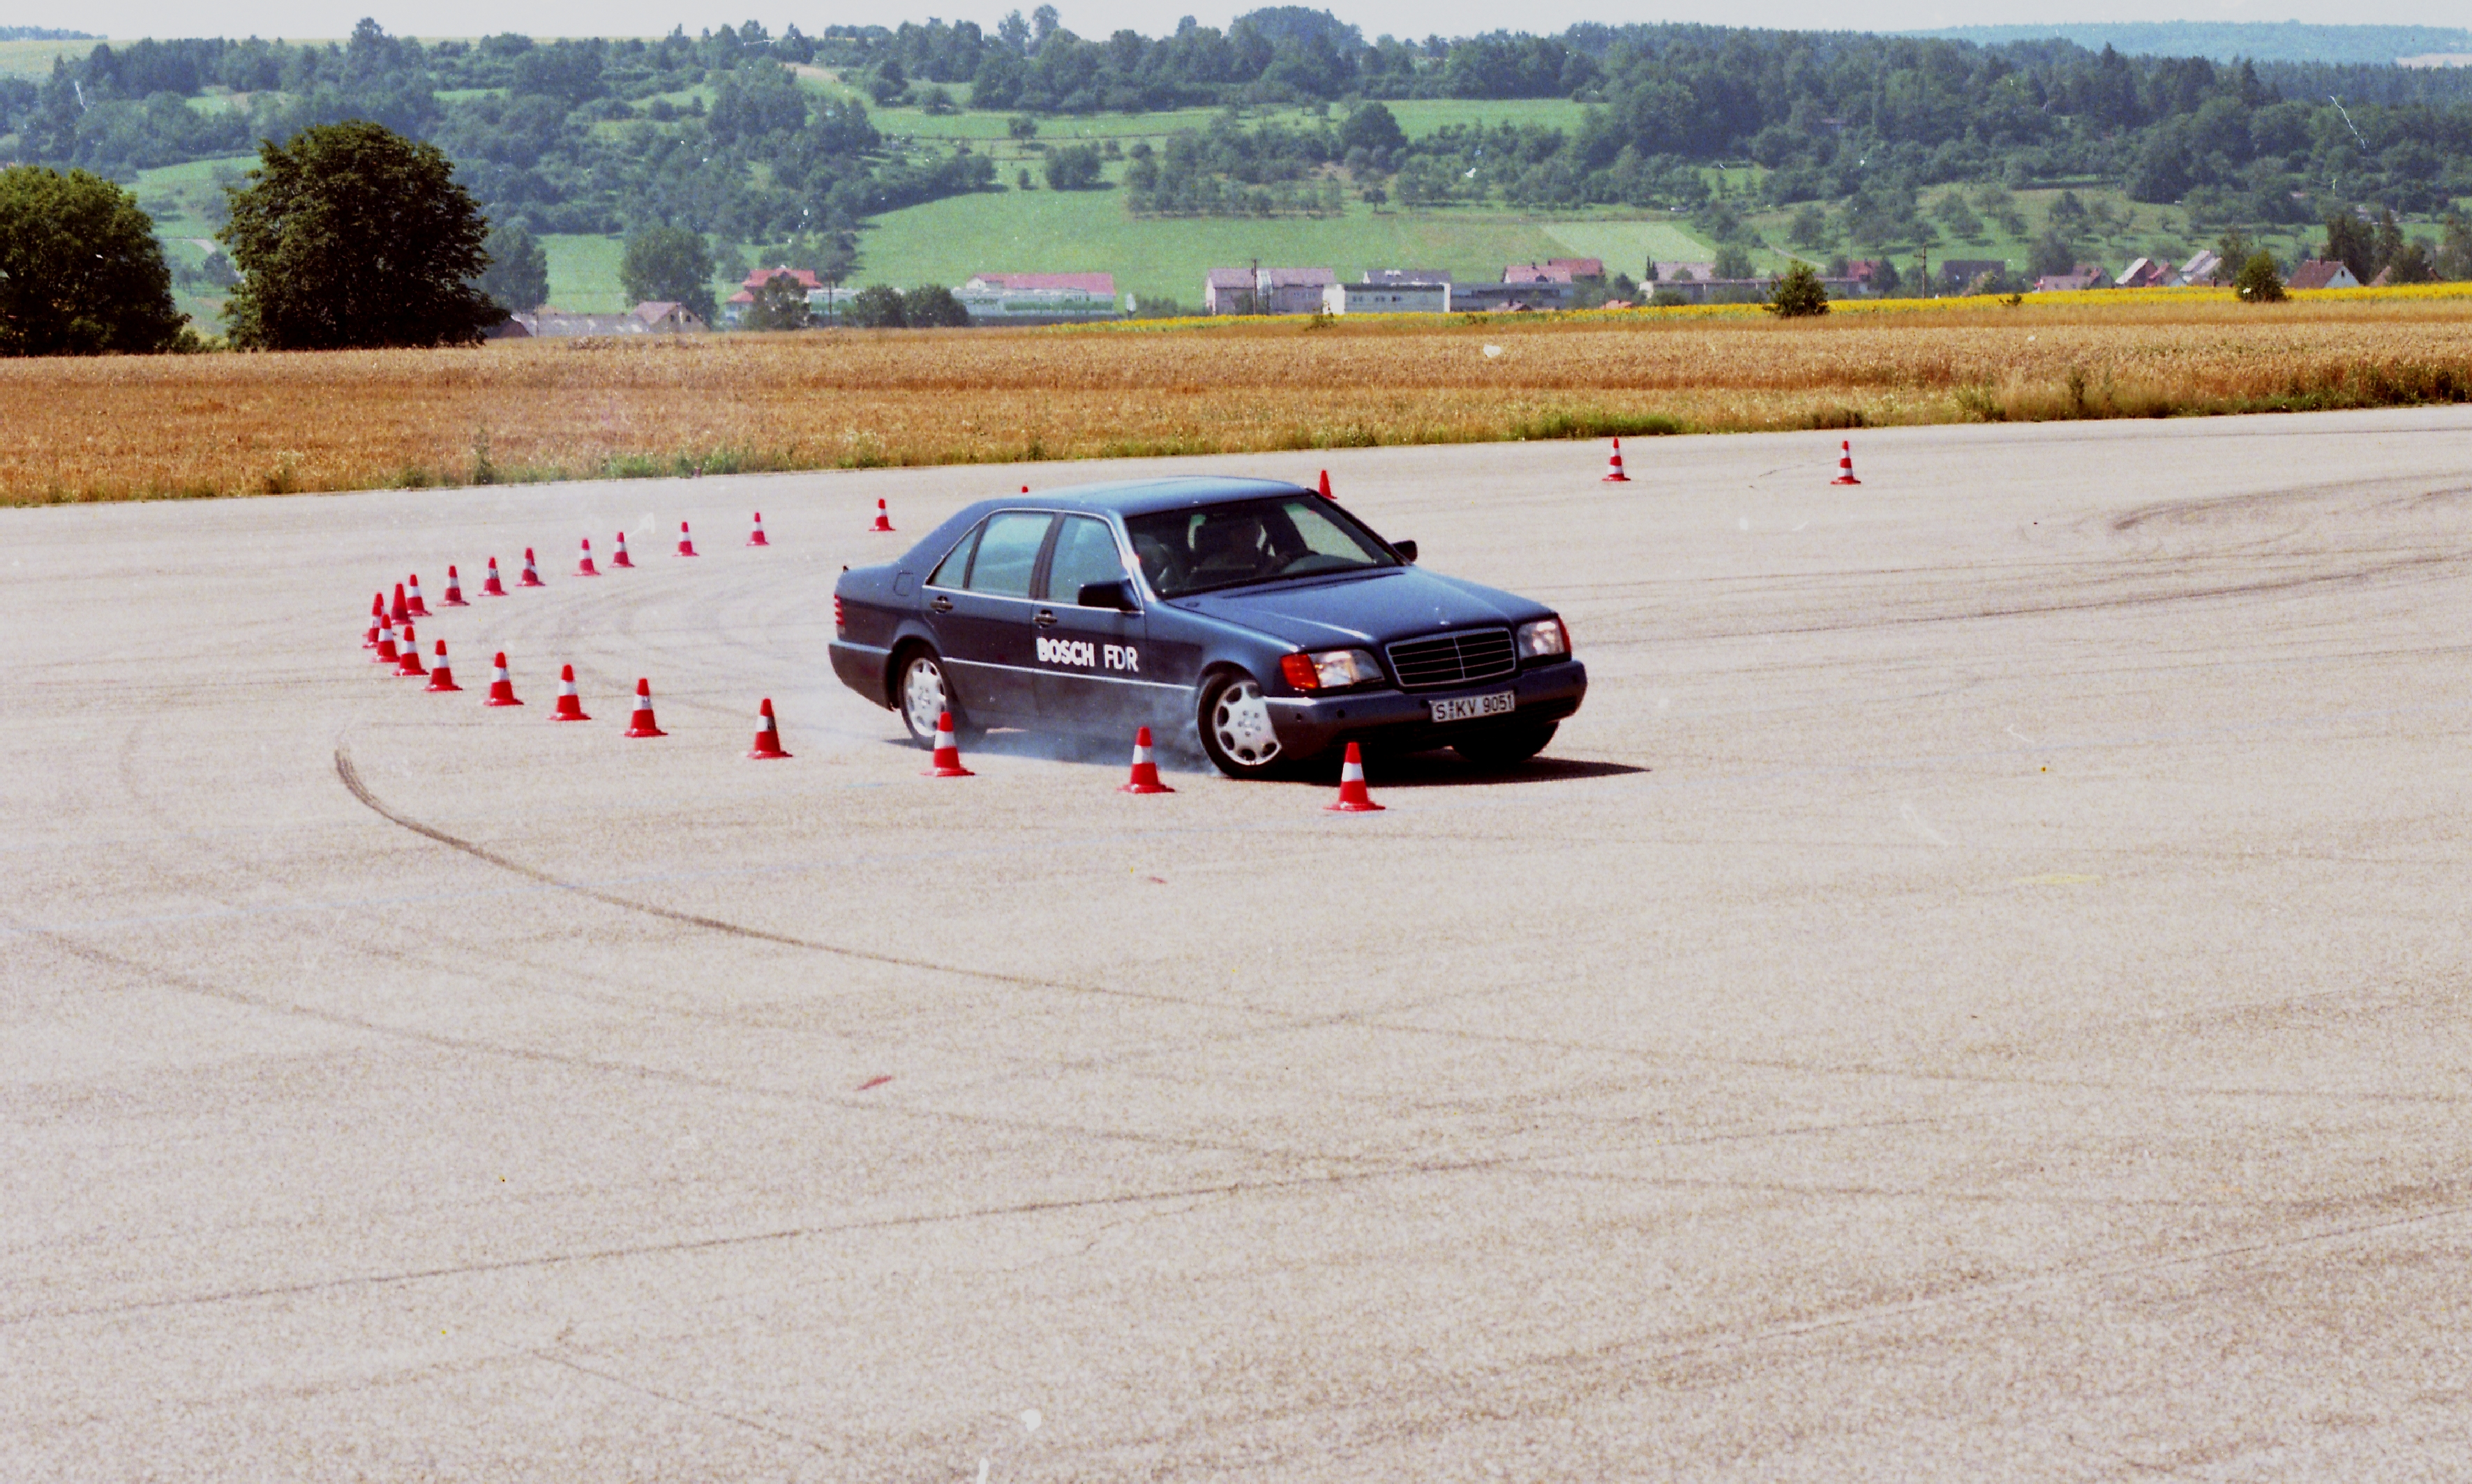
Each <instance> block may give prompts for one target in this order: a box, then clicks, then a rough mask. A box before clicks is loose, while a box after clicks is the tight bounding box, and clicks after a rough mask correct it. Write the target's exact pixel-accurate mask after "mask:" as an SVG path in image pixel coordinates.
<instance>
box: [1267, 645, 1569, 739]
mask: <svg viewBox="0 0 2472 1484" xmlns="http://www.w3.org/2000/svg"><path fill="white" fill-rule="evenodd" d="M1505 690H1509V692H1511V693H1512V695H1514V696H1516V697H1517V698H1518V699H1517V701H1516V702H1515V703H1514V705H1513V706H1512V709H1511V712H1510V714H1509V715H1508V716H1484V717H1478V718H1476V719H1474V720H1472V721H1458V722H1443V723H1440V724H1439V725H1437V724H1436V723H1435V721H1434V719H1433V706H1432V705H1431V703H1433V702H1436V701H1447V700H1450V699H1452V698H1454V697H1459V696H1490V695H1498V694H1500V693H1501V692H1502V691H1505ZM1587 694H1588V667H1587V666H1586V665H1583V664H1581V662H1580V661H1578V660H1577V659H1562V660H1557V661H1555V662H1553V663H1551V664H1540V665H1531V666H1529V667H1528V668H1526V669H1524V670H1521V671H1520V672H1519V673H1518V674H1516V675H1512V676H1509V677H1507V678H1505V679H1503V680H1498V681H1489V682H1486V683H1485V684H1482V685H1466V686H1462V687H1459V688H1457V689H1453V690H1420V691H1415V692H1413V693H1411V692H1408V691H1403V690H1363V691H1351V692H1349V693H1347V694H1345V695H1340V696H1324V697H1306V696H1270V697H1266V698H1265V699H1267V700H1268V701H1269V702H1270V706H1271V725H1272V727H1273V728H1274V729H1276V730H1277V731H1278V733H1279V746H1280V747H1281V749H1282V750H1283V751H1286V752H1288V753H1291V754H1295V755H1296V756H1299V757H1309V756H1311V755H1313V754H1316V753H1321V752H1326V751H1328V750H1330V749H1332V748H1337V747H1343V746H1344V745H1346V744H1347V743H1350V742H1357V743H1362V744H1363V745H1364V746H1365V748H1366V749H1367V751H1370V752H1391V753H1414V752H1423V751H1426V750H1428V749H1431V748H1438V747H1448V746H1450V745H1451V743H1452V740H1453V739H1454V738H1456V737H1463V736H1466V735H1468V734H1469V733H1471V732H1480V731H1489V730H1502V729H1504V728H1507V727H1520V726H1533V725H1535V724H1537V723H1539V722H1554V721H1560V720H1561V719H1562V718H1563V717H1565V716H1568V715H1570V714H1571V713H1572V712H1574V711H1576V710H1578V709H1579V708H1580V703H1581V701H1582V700H1584V699H1586V697H1587Z"/></svg>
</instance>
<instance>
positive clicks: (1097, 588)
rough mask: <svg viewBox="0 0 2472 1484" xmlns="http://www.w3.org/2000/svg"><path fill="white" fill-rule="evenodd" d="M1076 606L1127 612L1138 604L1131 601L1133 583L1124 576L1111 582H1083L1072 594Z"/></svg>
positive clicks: (1137, 606)
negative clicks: (1079, 588) (1077, 590)
mask: <svg viewBox="0 0 2472 1484" xmlns="http://www.w3.org/2000/svg"><path fill="white" fill-rule="evenodd" d="M1073 604H1074V606H1075V607H1076V608H1112V609H1114V610H1116V611H1117V612H1119V613H1129V612H1132V611H1133V610H1135V609H1137V608H1139V607H1140V605H1139V604H1137V603H1135V602H1134V601H1133V585H1132V583H1131V582H1130V581H1129V580H1128V579H1124V578H1119V579H1117V580H1116V581H1115V582H1112V583H1083V584H1082V585H1081V590H1080V591H1079V592H1076V593H1075V594H1074V595H1073Z"/></svg>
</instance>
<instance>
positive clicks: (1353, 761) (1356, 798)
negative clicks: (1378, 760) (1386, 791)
mask: <svg viewBox="0 0 2472 1484" xmlns="http://www.w3.org/2000/svg"><path fill="white" fill-rule="evenodd" d="M1322 807H1323V808H1324V809H1326V810H1329V811H1332V812H1334V813H1339V814H1376V813H1379V812H1381V809H1382V805H1380V804H1378V803H1375V802H1373V797H1372V796H1371V795H1370V794H1367V792H1366V791H1365V754H1363V753H1361V752H1359V751H1357V748H1356V744H1355V743H1353V742H1350V743H1349V744H1347V760H1346V761H1345V762H1343V763H1342V764H1341V765H1340V769H1339V800H1338V802H1335V803H1326V804H1323V805H1322Z"/></svg>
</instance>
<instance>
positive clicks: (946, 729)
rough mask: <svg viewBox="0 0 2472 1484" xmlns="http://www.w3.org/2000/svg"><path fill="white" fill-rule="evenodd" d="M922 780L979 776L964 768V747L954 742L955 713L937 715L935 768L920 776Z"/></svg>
mask: <svg viewBox="0 0 2472 1484" xmlns="http://www.w3.org/2000/svg"><path fill="white" fill-rule="evenodd" d="M919 777H920V778H976V777H978V775H976V774H974V773H972V772H971V771H970V770H969V769H967V768H964V767H963V766H962V745H961V744H960V743H958V742H956V741H954V740H953V713H952V712H950V711H939V712H937V713H936V759H935V766H933V767H931V768H929V769H928V770H927V771H926V772H924V773H922V774H920V775H919Z"/></svg>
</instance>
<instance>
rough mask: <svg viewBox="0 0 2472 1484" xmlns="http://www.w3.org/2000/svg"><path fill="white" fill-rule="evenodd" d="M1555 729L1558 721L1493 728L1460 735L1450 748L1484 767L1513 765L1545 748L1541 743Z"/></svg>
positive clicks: (1513, 766)
mask: <svg viewBox="0 0 2472 1484" xmlns="http://www.w3.org/2000/svg"><path fill="white" fill-rule="evenodd" d="M1557 730H1560V724H1559V723H1557V722H1546V723H1544V724H1543V725H1541V726H1535V725H1532V726H1527V727H1501V728H1494V729H1490V730H1485V731H1480V732H1475V733H1472V734H1470V735H1468V736H1464V737H1462V738H1460V739H1459V740H1458V741H1456V742H1454V743H1452V744H1451V751H1452V752H1455V753H1457V754H1460V756H1462V757H1463V758H1465V759H1466V760H1467V761H1469V762H1471V763H1474V764H1475V765H1476V766H1478V767H1480V768H1484V769H1486V770H1488V771H1498V770H1501V769H1504V768H1516V767H1518V766H1519V765H1520V764H1521V763H1524V762H1526V761H1527V760H1528V759H1530V758H1531V757H1533V756H1535V755H1536V754H1539V753H1541V752H1543V751H1545V744H1546V743H1548V742H1551V741H1553V740H1554V733H1555V732H1556V731H1557Z"/></svg>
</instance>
